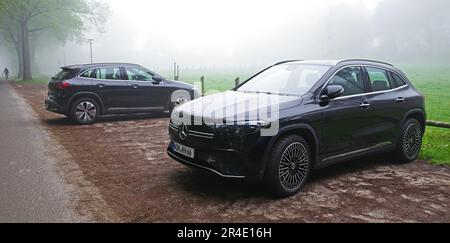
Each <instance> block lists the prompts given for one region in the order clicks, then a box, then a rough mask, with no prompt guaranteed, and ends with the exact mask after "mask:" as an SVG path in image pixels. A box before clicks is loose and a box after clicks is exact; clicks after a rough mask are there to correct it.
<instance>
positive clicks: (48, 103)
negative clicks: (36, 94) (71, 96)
mask: <svg viewBox="0 0 450 243" xmlns="http://www.w3.org/2000/svg"><path fill="white" fill-rule="evenodd" d="M45 109H46V110H48V111H51V112H55V113H59V114H66V111H65V109H64V108H63V107H62V106H61V105H59V104H58V102H56V101H55V100H53V99H52V98H50V97H47V99H45Z"/></svg>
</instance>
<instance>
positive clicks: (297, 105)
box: [168, 59, 426, 197]
mask: <svg viewBox="0 0 450 243" xmlns="http://www.w3.org/2000/svg"><path fill="white" fill-rule="evenodd" d="M424 100H425V99H424V96H423V95H422V94H421V93H419V92H418V91H417V90H416V89H415V88H414V86H413V85H412V84H411V82H410V81H409V80H408V78H407V77H406V76H405V74H404V73H403V72H402V71H400V70H399V69H397V68H395V67H394V66H393V65H391V64H388V63H384V62H378V61H371V60H362V59H348V60H341V61H287V62H282V63H278V64H276V65H274V66H271V67H269V68H267V69H265V70H263V71H262V72H260V73H258V74H257V75H255V76H254V77H252V78H250V79H249V80H247V81H246V82H245V83H243V84H242V85H240V86H239V87H237V88H235V89H233V90H231V91H227V92H225V93H220V94H215V95H211V96H206V97H203V98H201V99H197V100H194V101H191V102H189V103H186V104H183V105H182V106H179V107H178V108H177V109H175V111H174V112H173V113H172V117H171V122H170V126H169V133H170V136H171V142H170V145H169V148H168V154H169V156H170V157H172V158H173V159H175V160H176V161H178V162H180V163H182V164H185V165H187V166H190V167H194V168H200V169H203V170H206V171H210V172H213V173H215V174H217V175H219V176H222V177H225V178H238V179H255V178H257V179H262V180H263V181H264V184H265V185H266V187H267V189H268V190H269V191H270V192H272V193H273V194H274V195H275V196H280V197H285V196H290V195H294V194H296V193H297V192H299V191H300V190H301V188H302V187H303V185H304V184H305V182H306V180H307V178H308V176H309V174H310V172H311V171H312V170H314V169H318V168H321V167H325V166H329V165H332V164H335V163H338V162H342V161H346V160H349V159H354V158H357V157H362V156H367V155H370V154H378V153H385V152H393V154H394V155H395V156H396V159H397V160H398V162H409V161H413V160H415V159H417V157H418V154H419V151H420V148H421V145H422V137H423V135H424V132H425V124H426V114H425V108H424Z"/></svg>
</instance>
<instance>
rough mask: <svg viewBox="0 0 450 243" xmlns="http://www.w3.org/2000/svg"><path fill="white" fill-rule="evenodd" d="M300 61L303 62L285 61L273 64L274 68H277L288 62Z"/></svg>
mask: <svg viewBox="0 0 450 243" xmlns="http://www.w3.org/2000/svg"><path fill="white" fill-rule="evenodd" d="M300 61H303V60H286V61H282V62H278V63H275V64H274V66H278V65H281V64H285V63H290V62H300Z"/></svg>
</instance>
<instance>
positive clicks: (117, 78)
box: [45, 63, 199, 125]
mask: <svg viewBox="0 0 450 243" xmlns="http://www.w3.org/2000/svg"><path fill="white" fill-rule="evenodd" d="M48 89H49V92H48V97H47V99H46V100H45V106H46V108H47V110H49V111H52V112H56V113H60V114H64V115H66V116H68V117H70V118H72V119H73V120H74V121H76V122H77V123H79V124H83V125H84V124H92V123H95V122H96V121H97V120H98V118H99V117H100V116H102V115H111V114H125V113H148V112H153V111H166V110H169V111H172V110H173V108H174V107H175V106H177V105H179V104H182V103H184V102H187V101H190V100H192V99H194V98H196V97H198V96H199V95H198V92H197V91H196V90H195V89H194V87H193V86H192V85H190V84H186V83H183V82H177V81H171V80H166V79H164V78H163V77H162V76H160V75H158V74H156V73H154V72H152V71H150V70H148V69H146V68H144V67H141V66H139V65H136V64H127V63H98V64H88V65H76V66H67V67H63V68H62V70H61V72H60V73H58V74H57V75H56V76H55V77H53V78H52V80H51V81H50V83H49V85H48Z"/></svg>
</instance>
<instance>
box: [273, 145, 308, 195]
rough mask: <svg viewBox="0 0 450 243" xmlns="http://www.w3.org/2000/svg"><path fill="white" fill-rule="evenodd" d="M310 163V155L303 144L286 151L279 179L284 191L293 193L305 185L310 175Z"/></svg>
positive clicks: (291, 146)
mask: <svg viewBox="0 0 450 243" xmlns="http://www.w3.org/2000/svg"><path fill="white" fill-rule="evenodd" d="M309 162H310V155H309V153H308V150H307V149H306V147H305V145H303V144H302V143H293V144H291V145H289V146H288V147H287V148H286V149H285V151H284V152H283V155H282V156H281V161H280V169H279V178H280V182H281V185H282V186H283V188H284V189H286V190H288V191H293V190H296V189H298V188H299V187H300V186H301V185H302V184H303V182H304V180H305V179H306V177H307V175H308V171H309V166H310V163H309Z"/></svg>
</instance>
